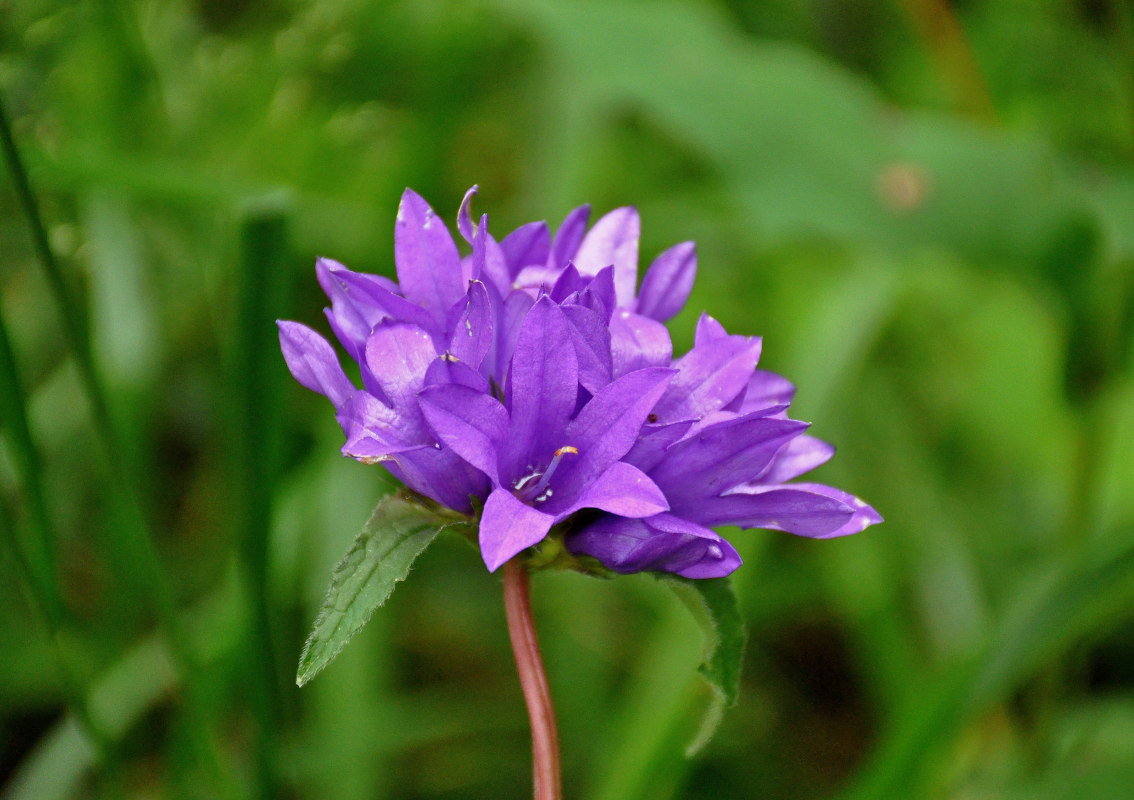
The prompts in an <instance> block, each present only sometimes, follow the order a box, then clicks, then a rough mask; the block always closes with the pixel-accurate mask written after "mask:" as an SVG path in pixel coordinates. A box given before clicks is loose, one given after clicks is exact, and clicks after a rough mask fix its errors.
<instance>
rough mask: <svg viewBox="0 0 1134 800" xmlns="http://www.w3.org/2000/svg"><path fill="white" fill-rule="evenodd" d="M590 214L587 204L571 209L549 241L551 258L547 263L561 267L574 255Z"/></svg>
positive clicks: (557, 267)
mask: <svg viewBox="0 0 1134 800" xmlns="http://www.w3.org/2000/svg"><path fill="white" fill-rule="evenodd" d="M590 216H591V207H590V206H589V205H584V206H579V207H578V208H576V209H575V210H573V211H571V212H570V213H569V214H568V215H567V216H566V217H565V218H564V220H563V224H562V225H560V226H559V230H557V231H556V232H555V238H554V239H553V240H552V242H551V259H550V261H549V262H548V265H549V266H551V267H554V268H556V269H561V268H562V267H564V266H566V265H567V262H568V261H570V260H572V259H573V258H574V257H575V253H576V252H577V251H578V249H579V242H581V241H582V240H583V233H584V232H585V231H586V230H587V220H588V219H590Z"/></svg>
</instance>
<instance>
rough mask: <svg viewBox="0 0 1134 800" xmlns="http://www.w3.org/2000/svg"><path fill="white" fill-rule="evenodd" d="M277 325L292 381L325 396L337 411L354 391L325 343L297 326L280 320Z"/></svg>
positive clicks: (318, 336)
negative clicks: (293, 379)
mask: <svg viewBox="0 0 1134 800" xmlns="http://www.w3.org/2000/svg"><path fill="white" fill-rule="evenodd" d="M276 325H278V326H279V331H280V349H281V350H282V351H283V357H284V361H286V362H287V368H288V369H289V370H291V374H292V375H293V376H294V377H295V379H296V380H297V381H299V382H300V383H301V384H302V385H303V386H306V387H307V388H308V389H310V390H311V391H313V392H318V393H319V394H321V395H324V396H325V397H326V398H327V399H328V400H330V401H331V403H332V405H334V406H335V407H336V408H338V407H339V406H340V405H342V404H343V403H344V402H346V400H347V398H349V397H350V396H351V394H353V393H354V392H355V391H356V389H355V387H354V384H352V383H351V382H350V379H349V378H347V376H346V373H345V372H343V368H342V365H341V364H339V358H338V356H336V355H335V350H334V348H333V347H331V345H330V344H329V343H328V342H327V340H326V339H324V338H323V337H322V336H320V335H319V334H317V333H316V332H315V331H313V330H311V329H310V328H308V327H307V326H306V325H301V324H300V323H298V322H288V321H286V320H279V321H277V322H276Z"/></svg>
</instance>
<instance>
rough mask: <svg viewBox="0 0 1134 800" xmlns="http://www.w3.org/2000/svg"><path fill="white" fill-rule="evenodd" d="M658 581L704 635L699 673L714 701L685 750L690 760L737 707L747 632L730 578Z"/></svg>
mask: <svg viewBox="0 0 1134 800" xmlns="http://www.w3.org/2000/svg"><path fill="white" fill-rule="evenodd" d="M661 580H662V581H663V582H664V583H666V584H668V585H669V587H670V588H671V589H673V591H674V593H675V594H676V595H677V596H678V597H679V598H681V602H683V603H685V605H686V607H687V608H688V609H689V610H690V611H691V612H692V613H693V617H694V618H695V619H696V620H697V624H698V625H700V626H701V630H702V632H704V634H705V653H704V660H703V661H702V663H701V666H700V667H698V671H699V672H700V673H701V675H702V676H704V678H705V680H706V681H708V683H709V687H710V688H711V689H712V691H713V700H712V703H710V705H709V708H708V709H706V711H705V716H704V718H703V719H702V720H701V728H700V730H699V731H698V732H697V735H696V737H694V739H693V741H692V742H690V743H689V745H688V746H687V747H686V748H685V755H686V756H688V757H692V756H694V755H696V754H697V752H699V751H700V750H701V748H703V747H704V746H705V745H707V744H708V743H709V740H710V739H712V738H713V734H714V733H716V730H717V726H718V725H720V722H721V719H722V718H723V717H724V712H725V711H726V710H727V709H729V708H731V707H732V706H733V705H735V704H736V698H737V695H739V694H740V663H741V661H742V660H743V658H744V642H745V639H746V638H747V632H746V630H745V627H744V620H743V619H741V616H740V608H739V607H738V605H737V602H736V594H735V593H734V592H733V590H732V581H731V580H730V579H729V578H711V579H706V580H690V579H688V578H679V577H677V576H674V575H665V576H662V577H661Z"/></svg>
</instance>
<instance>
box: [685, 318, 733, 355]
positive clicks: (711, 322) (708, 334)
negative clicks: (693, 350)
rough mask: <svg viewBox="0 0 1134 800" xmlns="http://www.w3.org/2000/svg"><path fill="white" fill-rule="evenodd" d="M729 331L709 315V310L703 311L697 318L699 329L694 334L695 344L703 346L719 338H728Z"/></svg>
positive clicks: (695, 345)
mask: <svg viewBox="0 0 1134 800" xmlns="http://www.w3.org/2000/svg"><path fill="white" fill-rule="evenodd" d="M727 338H728V331H726V330H725V329H724V325H721V324H720V323H719V322H717V320H716V319H715V318H713V317H711V316H709V312H708V311H702V312H701V316H700V318H699V319H698V320H697V331H696V332H695V333H694V334H693V346H694V347H701V346H703V345H707V344H708V343H709V342H714V341H716V340H717V339H727Z"/></svg>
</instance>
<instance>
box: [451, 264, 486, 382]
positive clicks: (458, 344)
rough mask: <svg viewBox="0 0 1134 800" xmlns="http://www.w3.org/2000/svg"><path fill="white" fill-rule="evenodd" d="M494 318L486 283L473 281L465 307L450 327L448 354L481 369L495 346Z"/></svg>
mask: <svg viewBox="0 0 1134 800" xmlns="http://www.w3.org/2000/svg"><path fill="white" fill-rule="evenodd" d="M494 316H495V312H494V311H493V309H492V307H491V304H490V301H489V298H488V290H487V289H486V288H485V285H484V283H483V282H482V281H473V282H472V284H470V286H469V292H468V296H467V297H466V299H465V304H464V308H463V309H462V310H461V313H460V314H459V315H457V317H456V319H455V320H454V321H453V324H452V326H451V330H452V338H451V339H450V340H449V352H450V353H451V354H452V355H454V356H456V357H457V358H459V359H460V360H461V361H463V362H465V363H466V364H469V365H470V366H471V367H472V368H473V369H479V368H480V362H481V361H483V360H484V356H485V354H486V353H487V352H488V348H489V347H490V346H491V345H492V341H493V333H494V326H493V317H494Z"/></svg>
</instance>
